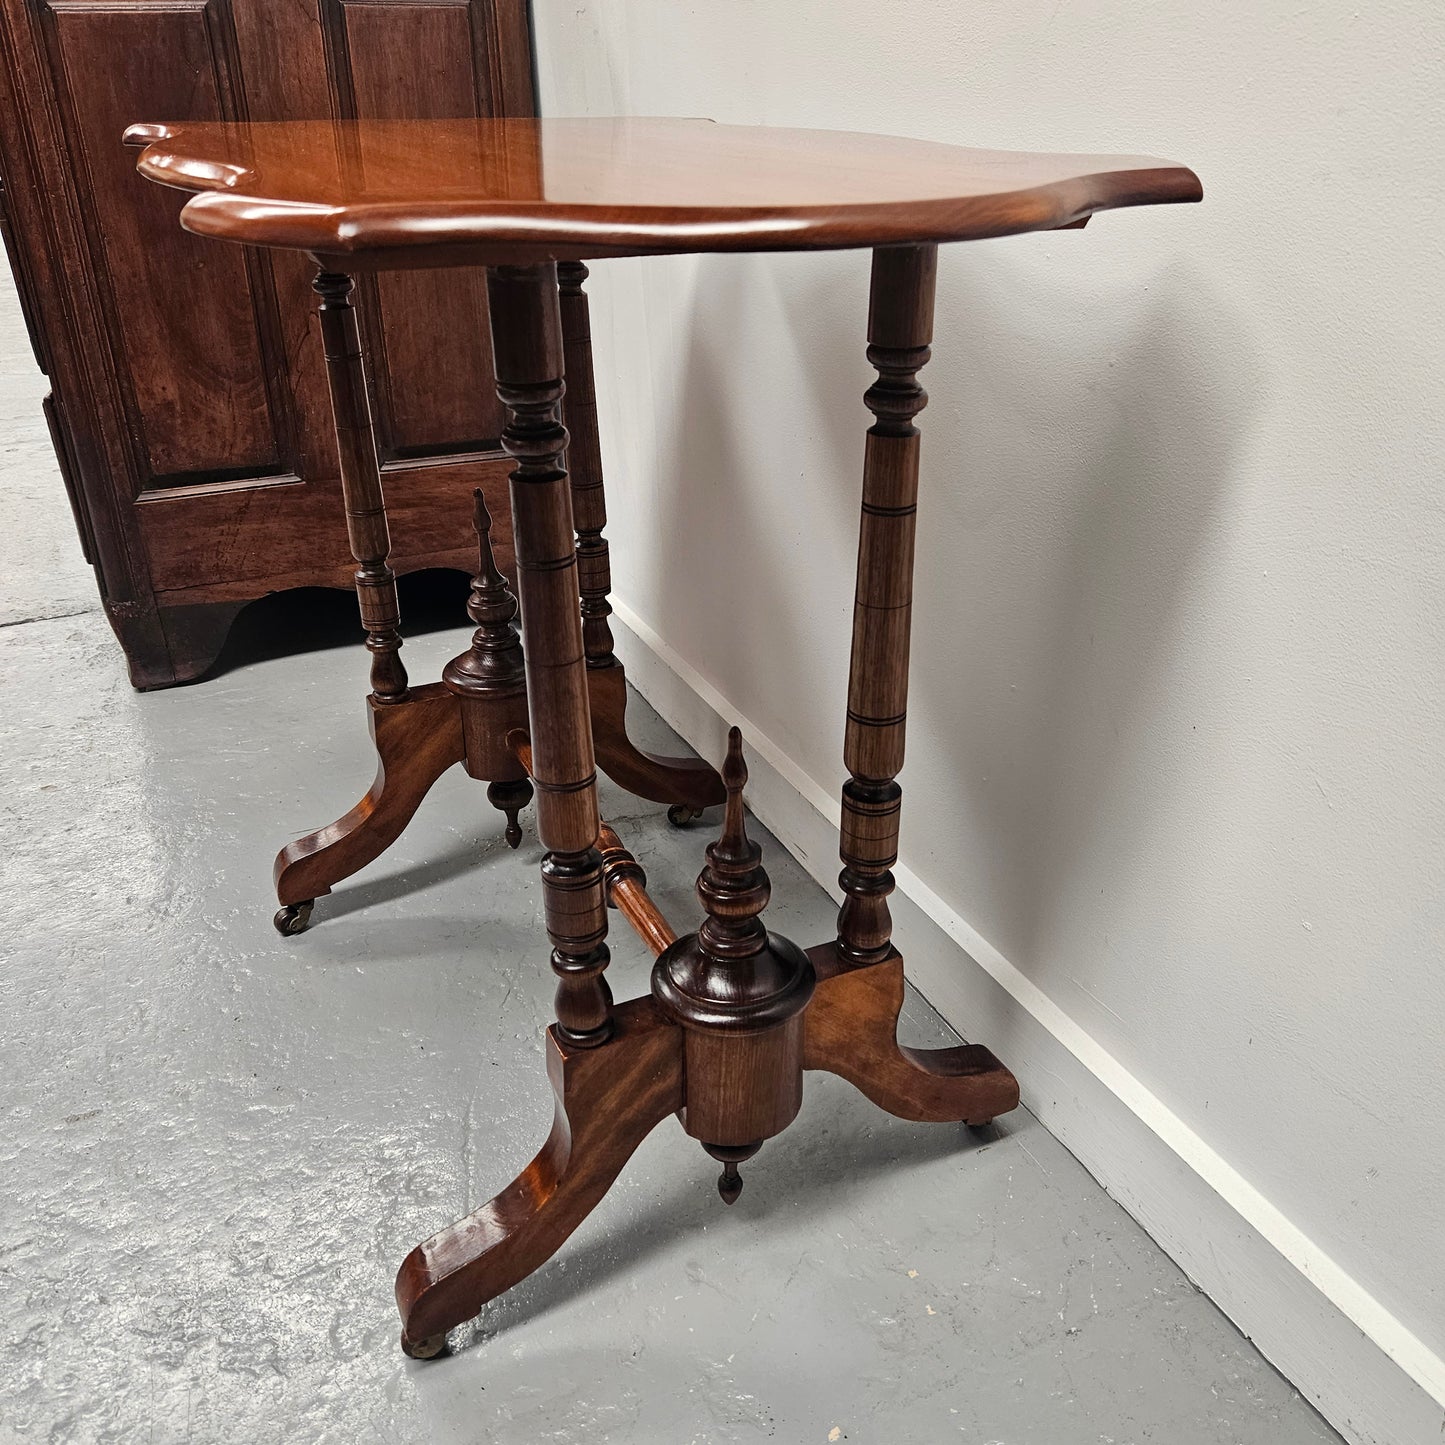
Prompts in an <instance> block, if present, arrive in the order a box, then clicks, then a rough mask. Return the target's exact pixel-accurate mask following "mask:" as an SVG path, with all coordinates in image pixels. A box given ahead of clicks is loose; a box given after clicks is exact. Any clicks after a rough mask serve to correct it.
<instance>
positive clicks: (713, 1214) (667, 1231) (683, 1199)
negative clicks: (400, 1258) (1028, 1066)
mask: <svg viewBox="0 0 1445 1445" xmlns="http://www.w3.org/2000/svg"><path fill="white" fill-rule="evenodd" d="M821 1122H822V1121H821V1120H818V1119H815V1120H814V1123H815V1124H818V1123H821ZM1006 1134H1007V1128H1006V1126H1004V1125H1001V1124H1000V1123H998V1122H995V1123H993V1124H990V1125H988V1126H987V1127H986V1128H983V1129H979V1130H978V1131H973V1130H970V1129H968V1128H967V1127H966V1126H965V1125H962V1124H959V1125H958V1126H956V1127H950V1126H941V1125H937V1124H933V1125H928V1126H926V1127H914V1126H912V1125H909V1124H907V1123H906V1122H903V1121H899V1120H887V1121H882V1127H880V1120H878V1119H877V1118H872V1119H868V1118H863V1117H860V1118H859V1119H857V1120H856V1121H854V1120H853V1119H852V1118H851V1117H849V1118H847V1120H846V1122H844V1123H842V1124H841V1126H836V1127H834V1128H828V1129H825V1130H824V1132H822V1133H821V1134H819V1135H817V1136H816V1137H814V1138H813V1139H812V1140H811V1141H810V1147H807V1148H804V1149H798V1148H796V1147H794V1148H792V1149H790V1150H783V1149H779V1150H777V1151H776V1153H775V1154H774V1156H773V1158H772V1159H771V1160H767V1161H755V1162H754V1164H753V1165H752V1166H747V1167H745V1168H744V1171H743V1173H744V1180H745V1181H746V1177H747V1168H748V1167H752V1168H754V1169H757V1170H758V1171H759V1172H762V1174H763V1177H762V1178H761V1179H759V1180H758V1184H759V1186H760V1187H758V1188H755V1189H754V1191H753V1194H752V1195H751V1197H750V1196H749V1195H748V1194H747V1193H746V1192H745V1193H744V1194H743V1196H742V1199H741V1200H740V1201H739V1203H738V1204H737V1205H735V1206H733V1209H734V1212H735V1215H738V1216H742V1218H743V1220H745V1221H746V1220H749V1219H752V1220H756V1219H763V1218H766V1217H767V1216H768V1215H769V1214H771V1213H773V1212H774V1211H776V1210H779V1209H783V1208H787V1207H789V1206H790V1205H791V1204H792V1203H793V1202H794V1201H795V1200H797V1199H799V1198H802V1197H804V1195H805V1193H806V1192H807V1191H810V1190H821V1191H822V1192H823V1193H825V1194H826V1193H828V1192H829V1191H830V1190H832V1189H835V1188H841V1187H842V1186H843V1185H845V1184H852V1185H856V1184H857V1183H858V1182H859V1180H861V1179H864V1178H867V1177H868V1176H870V1175H879V1174H886V1173H889V1172H892V1171H894V1170H897V1169H899V1168H905V1169H906V1168H907V1167H908V1166H909V1165H911V1164H924V1163H927V1162H929V1161H931V1160H934V1159H940V1158H943V1157H945V1156H947V1155H951V1154H957V1155H960V1156H962V1155H965V1154H968V1153H970V1152H972V1151H974V1150H979V1149H985V1148H987V1147H988V1146H989V1145H990V1144H992V1143H996V1142H998V1141H999V1140H1001V1139H1003V1138H1005V1137H1006ZM796 1142H797V1141H794V1143H795V1144H796ZM700 1149H701V1146H699V1150H700ZM709 1162H710V1161H709ZM764 1162H765V1163H766V1165H769V1166H771V1167H766V1168H764ZM712 1167H713V1168H716V1167H717V1166H716V1165H713V1166H712ZM710 1180H711V1176H710V1175H709V1176H708V1178H707V1179H698V1178H692V1179H689V1180H688V1181H686V1183H684V1184H683V1185H682V1186H681V1187H680V1188H678V1189H676V1190H674V1191H673V1192H672V1193H671V1194H669V1195H667V1196H666V1197H664V1198H662V1199H660V1200H658V1201H657V1204H656V1206H655V1207H651V1206H649V1207H646V1208H644V1209H642V1210H641V1211H640V1212H639V1213H637V1214H636V1215H634V1216H633V1217H632V1218H631V1219H630V1220H628V1221H626V1222H625V1223H623V1224H621V1225H618V1224H615V1223H614V1224H612V1225H610V1226H609V1228H608V1230H607V1231H606V1232H605V1233H603V1234H601V1235H598V1236H595V1237H592V1238H589V1239H587V1240H586V1241H585V1242H583V1243H580V1244H577V1245H574V1246H572V1247H570V1248H568V1249H567V1250H566V1262H565V1267H562V1268H559V1267H558V1265H557V1264H556V1263H555V1262H552V1263H548V1264H546V1265H543V1266H542V1268H541V1269H539V1270H537V1271H536V1273H535V1274H532V1275H529V1276H528V1277H527V1278H526V1279H524V1280H522V1281H521V1282H520V1283H518V1284H516V1285H514V1286H513V1287H512V1289H511V1290H509V1291H508V1292H507V1293H506V1294H504V1295H502V1296H501V1297H500V1298H499V1299H497V1300H494V1301H492V1302H491V1303H489V1304H488V1305H487V1307H486V1309H485V1310H484V1312H483V1313H482V1315H481V1316H480V1317H479V1318H478V1319H476V1320H473V1321H469V1322H468V1323H466V1324H464V1325H462V1326H460V1327H459V1328H458V1329H456V1330H454V1331H453V1332H452V1335H451V1341H450V1352H451V1353H452V1354H461V1353H463V1352H465V1351H467V1350H471V1349H475V1348H476V1347H477V1346H478V1345H481V1344H485V1343H486V1342H487V1341H488V1340H491V1339H494V1338H496V1337H497V1336H498V1335H501V1334H505V1333H506V1331H507V1330H509V1329H511V1328H513V1327H515V1326H517V1325H520V1324H522V1323H524V1322H528V1321H532V1320H535V1319H537V1318H539V1317H540V1316H542V1315H545V1314H547V1313H549V1312H550V1311H552V1310H556V1309H560V1308H562V1307H564V1306H566V1305H568V1304H571V1303H572V1302H574V1301H575V1300H578V1299H580V1298H582V1297H583V1296H585V1295H588V1294H592V1293H599V1292H600V1290H601V1287H602V1286H604V1285H605V1284H606V1283H607V1282H608V1281H609V1280H611V1279H613V1278H614V1277H616V1276H619V1275H621V1274H623V1273H625V1272H626V1271H627V1270H628V1269H630V1268H632V1267H634V1266H635V1265H636V1263H637V1261H638V1260H639V1259H641V1258H643V1257H645V1256H647V1255H650V1254H654V1253H656V1252H657V1251H659V1250H665V1249H667V1248H669V1247H670V1246H672V1245H673V1244H675V1243H677V1242H678V1241H679V1240H683V1239H687V1238H689V1237H691V1236H693V1235H694V1234H695V1233H696V1232H697V1231H698V1230H699V1229H702V1228H705V1227H706V1226H707V1225H708V1224H711V1223H715V1222H716V1219H717V1216H718V1215H719V1213H720V1212H721V1211H723V1210H724V1208H725V1206H724V1205H723V1204H722V1203H721V1202H720V1201H719V1199H718V1197H717V1195H716V1194H715V1193H714V1191H713V1187H712V1184H711V1182H710ZM599 1297H600V1294H599Z"/></svg>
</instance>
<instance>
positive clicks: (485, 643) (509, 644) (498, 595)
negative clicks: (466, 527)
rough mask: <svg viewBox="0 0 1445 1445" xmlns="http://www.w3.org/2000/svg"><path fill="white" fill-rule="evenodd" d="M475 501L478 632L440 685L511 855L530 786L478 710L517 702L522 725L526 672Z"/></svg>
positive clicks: (508, 595)
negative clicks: (454, 700)
mask: <svg viewBox="0 0 1445 1445" xmlns="http://www.w3.org/2000/svg"><path fill="white" fill-rule="evenodd" d="M472 497H473V503H474V506H473V512H472V526H473V527H474V528H475V530H476V534H477V551H478V566H477V572H476V575H475V576H474V577H473V578H472V590H471V592H470V594H469V595H468V597H467V616H468V617H470V618H471V619H472V621H473V622H474V623H475V624H476V629H477V630H476V631H475V632H474V633H473V634H472V641H471V645H470V646H469V647H468V648H467V650H466V651H465V652H464V653H462V654H461V656H460V657H454V658H453V659H452V660H451V661H450V662H449V663H448V664H447V665H446V667H445V668H443V669H442V681H443V682H444V683H446V685H447V687H449V688H450V689H451V690H452V692H454V693H455V694H456V695H457V696H458V697H459V698H461V699H462V732H463V736H464V738H465V740H466V759H465V762H466V766H467V771H468V772H469V773H470V774H471V775H472V776H473V777H474V778H482V779H487V780H489V781H488V783H487V801H488V802H489V803H490V804H491V805H492V806H493V807H494V808H496V809H497V810H498V811H499V812H502V813H505V814H506V817H507V828H506V832H505V835H504V836H505V837H506V840H507V843H508V844H509V846H511V847H513V848H515V847H517V846H518V845H519V844H520V843H521V841H522V828H521V824H520V823H518V821H517V814H518V813H520V812H521V810H522V809H523V808H525V807H526V806H527V804H528V803H529V802H531V800H532V784H531V782H530V781H529V780H528V778H527V774H526V770H525V769H523V768H521V767H520V765H517V764H516V763H515V759H514V758H513V756H512V751H511V749H510V748H509V747H508V746H507V743H506V736H505V734H503V733H501V732H500V729H499V728H498V726H497V722H496V718H495V715H494V713H493V711H492V710H491V709H489V708H488V707H486V706H485V705H482V706H478V705H477V703H478V702H483V703H484V704H485V702H490V701H493V700H495V701H504V700H506V699H508V698H515V699H516V701H517V703H518V709H517V711H518V721H521V718H522V717H523V716H525V711H526V709H525V705H524V699H525V696H526V687H527V670H526V666H525V664H524V662H523V660H522V639H521V637H520V635H519V634H518V632H517V622H516V618H517V598H516V595H515V594H514V593H513V591H512V589H511V587H510V586H509V585H508V583H507V579H506V577H505V576H503V574H502V569H501V568H500V567H498V566H497V558H496V553H495V552H493V550H492V514H491V513H490V512H489V511H488V510H487V499H486V496H485V494H484V493H483V492H482V489H481V488H480V487H478V488H477V489H476V491H474V492H473V493H472Z"/></svg>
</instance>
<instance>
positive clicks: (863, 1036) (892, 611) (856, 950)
mask: <svg viewBox="0 0 1445 1445" xmlns="http://www.w3.org/2000/svg"><path fill="white" fill-rule="evenodd" d="M936 264H937V248H936V247H933V246H901V247H890V248H887V249H880V250H877V251H875V252H874V253H873V281H872V290H871V295H870V303H869V310H868V360H869V361H870V362H871V363H872V365H873V366H874V367H875V368H876V369H877V371H878V380H877V381H876V382H875V383H874V384H873V385H872V386H871V387H870V388H869V389H868V392H867V394H866V396H865V398H864V399H865V401H866V403H867V405H868V409H869V410H870V411H871V412H872V413H873V415H874V417H875V418H876V420H875V421H874V424H873V425H872V426H871V427H870V428H869V430H868V444H867V450H866V452H865V455H864V464H863V514H862V522H861V525H860V529H859V538H858V583H857V592H856V596H855V601H854V610H853V650H852V661H851V665H850V668H849V674H848V721H847V726H846V729H845V733H844V742H843V760H844V763H845V765H846V766H847V769H848V773H849V777H848V781H847V782H846V783H844V785H843V814H842V823H841V828H840V839H839V854H840V856H841V858H842V861H843V871H842V873H841V874H840V875H839V878H838V881H839V883H840V884H841V886H842V888H843V895H844V897H843V906H842V908H841V909H840V910H839V913H838V938H837V942H836V943H835V944H829V945H825V946H823V947H822V948H817V949H813V950H812V951H811V952H810V954H809V957H810V958H811V959H812V961H813V966H814V969H815V971H816V973H817V976H818V988H817V992H816V994H815V996H814V999H813V1002H812V1004H811V1006H810V1007H809V1010H808V1014H807V1019H806V1036H805V1042H804V1058H805V1067H807V1068H810V1069H827V1070H830V1071H831V1072H833V1073H837V1074H841V1075H842V1076H843V1077H844V1078H846V1079H849V1080H851V1081H852V1082H853V1083H854V1084H856V1085H857V1086H858V1088H859V1089H861V1090H862V1091H863V1093H865V1094H866V1095H868V1097H869V1098H871V1099H872V1100H874V1102H875V1103H877V1104H880V1105H881V1106H882V1107H883V1108H885V1109H887V1110H888V1111H889V1112H890V1113H893V1114H898V1115H900V1116H902V1117H903V1118H907V1119H924V1120H945V1119H962V1120H965V1121H967V1122H968V1123H971V1124H980V1123H984V1122H986V1121H987V1120H989V1119H991V1118H993V1116H994V1115H995V1114H999V1113H1003V1112H1005V1111H1006V1110H1008V1109H1012V1108H1013V1107H1014V1106H1015V1105H1016V1104H1017V1103H1018V1084H1017V1083H1016V1082H1015V1080H1014V1077H1013V1075H1012V1074H1010V1073H1009V1071H1008V1070H1007V1069H1005V1068H1004V1067H1003V1065H1002V1064H1000V1063H999V1062H998V1060H997V1059H995V1058H994V1056H993V1055H992V1054H991V1053H989V1052H988V1050H987V1049H985V1048H983V1047H982V1046H980V1045H976V1044H970V1045H965V1046H963V1047H961V1048H956V1049H936V1050H918V1049H906V1048H903V1047H901V1046H900V1045H899V1043H898V1040H897V1022H898V1011H899V1009H900V1008H901V1007H902V1004H903V960H902V959H901V958H900V957H899V955H898V953H897V952H896V951H895V949H894V948H893V944H892V933H893V920H892V918H891V917H890V915H889V912H888V895H889V894H890V893H892V891H893V886H894V880H893V873H892V868H893V865H894V863H896V862H897V861H898V820H899V808H900V804H901V801H902V790H901V789H900V788H899V786H898V783H897V781H896V778H897V774H898V772H899V770H900V769H901V768H902V766H903V742H904V731H905V726H906V720H907V709H908V642H909V624H910V621H911V613H912V600H913V538H914V519H915V514H916V510H917V502H918V428H917V427H915V426H914V424H913V418H914V417H915V416H917V415H918V413H919V412H920V411H922V410H923V408H924V406H925V405H926V403H927V401H928V397H927V394H926V393H925V392H924V390H923V388H922V387H921V386H920V385H919V384H918V372H919V370H920V369H921V368H922V366H923V365H924V363H925V362H926V361H927V360H928V356H929V343H930V341H931V340H932V338H933V291H934V278H935V273H936Z"/></svg>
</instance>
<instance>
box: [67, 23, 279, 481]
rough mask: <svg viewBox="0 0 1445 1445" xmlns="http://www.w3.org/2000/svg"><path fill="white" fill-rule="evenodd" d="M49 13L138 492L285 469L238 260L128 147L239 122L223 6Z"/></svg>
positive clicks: (249, 294)
mask: <svg viewBox="0 0 1445 1445" xmlns="http://www.w3.org/2000/svg"><path fill="white" fill-rule="evenodd" d="M42 13H43V16H44V20H45V24H46V27H47V34H48V40H49V44H50V49H51V54H52V74H53V75H54V76H55V78H56V81H57V84H58V85H59V86H60V87H61V88H62V90H63V94H62V96H61V100H62V106H63V111H64V118H65V122H66V125H67V129H68V130H69V132H70V137H69V144H70V148H71V152H72V155H73V156H74V157H75V158H76V159H77V160H78V161H79V162H80V164H79V165H78V166H77V173H76V177H75V181H76V185H77V188H78V190H79V193H80V195H79V199H80V204H81V211H82V214H83V216H84V217H85V221H86V225H87V229H88V238H89V240H90V243H91V245H92V247H93V249H94V251H95V259H96V262H97V265H96V271H97V273H98V275H99V279H100V282H101V286H102V292H103V295H104V297H105V300H106V304H107V309H108V311H109V313H110V318H111V321H112V330H113V335H112V337H111V342H112V345H114V346H115V347H116V348H117V350H118V351H120V352H121V354H122V356H123V358H124V360H123V362H122V365H121V366H120V368H119V370H120V374H121V376H122V377H123V378H124V385H125V391H126V401H127V404H128V412H129V414H130V422H131V433H132V438H131V440H132V446H133V449H134V451H135V452H136V454H137V468H136V471H137V476H136V478H135V485H136V486H137V488H138V489H139V490H145V489H146V488H149V487H155V486H164V485H167V484H177V483H189V482H195V481H198V480H207V479H210V478H212V477H215V476H217V475H218V474H219V475H221V476H227V477H237V476H248V475H249V476H264V475H268V474H270V475H274V474H276V473H279V472H283V471H285V470H286V469H287V465H288V459H287V458H286V456H285V455H284V451H283V447H284V443H283V442H281V441H280V440H278V435H277V433H278V426H277V422H278V420H280V421H283V430H284V417H283V418H278V417H277V415H276V407H275V400H274V396H273V394H272V391H271V389H270V387H269V386H268V381H269V380H271V379H272V374H271V373H268V369H267V367H266V365H265V362H264V360H263V344H262V339H261V336H260V333H259V330H258V325H257V318H256V310H255V306H254V293H253V289H252V286H253V283H252V276H251V274H250V267H249V266H248V263H247V261H246V258H245V256H244V255H243V253H241V252H240V251H237V250H236V249H234V248H232V247H228V246H217V245H216V244H215V243H214V242H210V241H204V240H201V239H200V238H198V237H194V236H190V235H188V234H186V233H185V232H184V231H182V230H181V228H180V226H179V225H178V223H177V220H176V217H177V215H178V213H179V211H180V207H181V204H182V200H183V198H182V197H181V196H179V195H174V194H172V193H170V192H167V191H165V190H162V189H161V188H160V187H157V186H150V185H147V184H146V183H145V182H144V181H142V180H141V179H140V178H139V177H138V176H137V175H136V174H135V169H134V158H133V156H132V155H131V154H130V153H129V152H128V151H127V150H126V149H125V148H124V147H122V146H121V144H120V136H121V134H122V132H123V131H124V129H125V127H126V126H127V125H129V124H130V123H131V122H132V121H134V120H135V119H136V118H137V117H138V116H144V115H166V116H170V117H173V118H176V119H182V118H187V119H191V118H194V119H223V118H229V117H230V116H231V115H232V114H233V113H234V112H233V110H232V106H231V104H230V99H231V76H230V65H229V57H228V56H227V55H226V54H225V44H226V38H225V37H226V29H225V23H224V17H222V16H219V15H218V14H217V12H216V9H215V4H214V3H189V4H187V3H176V0H165V3H146V0H128V3H127V4H126V5H125V7H124V8H121V7H119V6H117V5H114V4H108V3H105V0H49V3H47V4H45V5H44V7H43V12H42ZM117 57H124V64H118V63H116V61H117ZM283 405H284V403H283ZM197 417H204V418H205V419H206V424H205V425H204V426H197V424H196V418H197Z"/></svg>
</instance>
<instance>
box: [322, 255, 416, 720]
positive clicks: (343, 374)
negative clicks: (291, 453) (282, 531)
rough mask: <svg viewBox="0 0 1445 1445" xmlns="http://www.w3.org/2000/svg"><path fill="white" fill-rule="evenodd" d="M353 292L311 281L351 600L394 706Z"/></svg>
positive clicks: (384, 551) (391, 614)
mask: <svg viewBox="0 0 1445 1445" xmlns="http://www.w3.org/2000/svg"><path fill="white" fill-rule="evenodd" d="M352 285H353V283H352V280H351V277H350V276H343V275H340V274H338V273H336V272H333V271H322V272H320V273H319V274H318V275H317V277H316V279H315V281H313V282H312V288H313V289H314V290H315V292H316V294H317V295H318V296H319V297H320V298H321V305H320V308H319V313H320V317H321V340H322V344H323V346H324V348H325V353H326V377H327V381H328V383H329V385H330V390H331V412H332V416H333V418H334V419H335V422H336V442H337V449H338V452H339V455H340V462H341V491H342V496H343V498H344V500H345V505H346V535H347V537H348V539H349V540H350V544H351V555H352V556H353V557H355V558H356V561H357V564H358V566H357V569H356V597H357V600H358V601H359V602H360V604H361V625H362V626H363V627H364V628H365V629H366V645H367V647H368V649H370V652H371V695H372V696H373V697H374V698H376V700H377V701H378V702H394V701H396V700H398V699H400V698H403V697H405V696H406V691H407V681H406V668H405V667H404V666H403V665H402V661H401V657H400V652H401V605H400V603H399V602H398V600H397V595H396V576H395V574H394V573H393V572H392V570H391V567H390V565H389V563H388V561H387V558H388V556H389V554H390V552H391V534H390V532H389V531H388V529H387V525H386V503H385V501H384V499H383V497H382V492H381V471H380V469H379V468H378V466H377V462H376V436H375V432H374V431H373V429H372V421H371V403H370V400H369V398H368V395H367V388H366V369H365V363H364V361H363V359H362V352H361V334H360V332H359V330H358V329H357V325H356V308H355V307H354V306H352V304H351V291H352Z"/></svg>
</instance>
